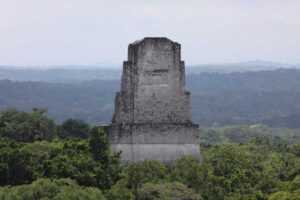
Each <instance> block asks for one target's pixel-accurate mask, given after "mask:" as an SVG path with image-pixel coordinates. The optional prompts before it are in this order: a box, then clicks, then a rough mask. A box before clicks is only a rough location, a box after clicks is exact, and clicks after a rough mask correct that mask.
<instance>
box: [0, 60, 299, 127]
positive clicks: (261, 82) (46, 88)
mask: <svg viewBox="0 0 300 200" xmlns="http://www.w3.org/2000/svg"><path fill="white" fill-rule="evenodd" d="M298 67H299V65H284V64H279V63H272V62H266V61H251V62H245V63H239V64H238V63H236V64H220V65H198V66H190V67H187V69H186V71H187V77H186V84H187V88H188V90H190V91H191V93H192V108H193V109H192V115H193V119H194V121H195V122H197V123H199V124H200V126H223V125H234V124H259V123H262V124H266V125H269V126H272V127H289V128H300V105H299V99H300V82H299V80H300V69H297V68H298ZM120 76H121V70H120V67H116V66H114V67H111V68H110V69H109V68H97V66H60V67H59V68H58V67H57V68H48V69H34V68H16V67H9V66H2V67H0V91H1V93H2V95H1V96H0V110H5V109H7V108H17V109H19V110H25V111H30V110H31V109H32V108H35V107H38V108H47V109H48V114H49V116H50V117H53V118H54V119H55V120H56V121H57V122H62V121H64V120H66V119H68V118H75V119H82V120H84V121H86V122H89V123H93V124H99V123H108V122H110V120H111V116H112V112H113V108H114V100H113V99H114V95H115V92H116V91H118V89H119V87H120Z"/></svg>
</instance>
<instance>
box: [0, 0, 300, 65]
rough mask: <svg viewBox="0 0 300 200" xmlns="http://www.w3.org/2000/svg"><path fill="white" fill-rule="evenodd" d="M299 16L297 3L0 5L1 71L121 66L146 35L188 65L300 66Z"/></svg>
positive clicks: (14, 1) (94, 0)
mask: <svg viewBox="0 0 300 200" xmlns="http://www.w3.org/2000/svg"><path fill="white" fill-rule="evenodd" d="M299 10H300V1H297V0H286V1H284V2H283V1H280V0H264V1H258V0H251V1H250V0H240V1H236V0H227V1H218V2H217V1H208V0H191V1H188V2H186V1H180V0H172V1H171V0H165V1H159V0H153V1H143V0H128V1H120V0H119V1H117V0H112V1H109V2H108V1H104V0H89V1H80V0H60V1H59V0H45V1H39V0H27V1H18V0H9V1H8V0H6V1H5V0H4V1H3V2H2V5H1V7H0V31H1V37H0V44H1V45H0V65H2V66H4V65H7V66H8V65H9V66H40V67H41V68H43V67H46V66H62V65H97V66H99V65H100V66H101V65H103V66H105V65H112V66H121V64H122V62H123V61H124V60H126V56H127V46H128V44H129V43H132V42H134V41H135V40H138V39H141V38H144V37H147V36H162V37H168V38H170V39H171V40H174V41H177V42H179V43H181V45H182V59H183V60H185V61H186V64H187V65H188V66H191V65H199V64H222V63H239V62H248V61H252V60H267V61H272V62H276V63H277V62H279V63H287V64H300V57H299V54H300V45H299V44H300V37H299V35H300V21H299V18H300V13H299Z"/></svg>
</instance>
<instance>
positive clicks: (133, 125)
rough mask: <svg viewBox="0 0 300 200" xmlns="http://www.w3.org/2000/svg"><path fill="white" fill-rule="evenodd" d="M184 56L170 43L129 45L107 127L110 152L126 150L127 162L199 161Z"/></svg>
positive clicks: (145, 41) (151, 41) (157, 40)
mask: <svg viewBox="0 0 300 200" xmlns="http://www.w3.org/2000/svg"><path fill="white" fill-rule="evenodd" d="M180 53H181V49H180V44H178V43H176V42H172V41H171V40H169V39H167V38H144V39H143V40H140V41H137V42H134V43H132V44H130V45H129V47H128V61H126V62H124V66H123V74H122V82H121V91H120V92H118V93H117V95H116V99H115V113H114V116H113V120H112V125H111V126H110V128H109V138H110V141H111V144H112V147H113V149H114V150H115V151H122V159H123V160H124V161H129V162H135V161H141V160H160V161H163V162H169V161H173V160H175V159H177V158H179V157H181V156H183V155H194V156H196V157H197V158H199V156H200V150H199V139H198V135H199V133H198V126H197V125H195V124H193V123H192V121H191V108H190V93H189V92H187V91H185V66H184V62H183V61H181V54H180Z"/></svg>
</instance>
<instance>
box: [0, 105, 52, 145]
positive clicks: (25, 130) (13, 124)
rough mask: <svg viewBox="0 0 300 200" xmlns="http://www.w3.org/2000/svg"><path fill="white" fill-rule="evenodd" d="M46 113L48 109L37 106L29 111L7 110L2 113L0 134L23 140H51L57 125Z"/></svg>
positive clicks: (0, 115)
mask: <svg viewBox="0 0 300 200" xmlns="http://www.w3.org/2000/svg"><path fill="white" fill-rule="evenodd" d="M46 113H47V111H46V110H44V109H36V108H35V109H33V111H32V112H29V113H27V112H21V111H17V110H15V109H9V110H6V111H4V112H2V113H0V136H2V137H7V138H11V139H14V140H16V141H21V142H33V141H35V140H50V139H52V138H53V136H54V135H55V134H56V127H55V123H54V122H53V120H51V119H49V118H48V117H47V116H46Z"/></svg>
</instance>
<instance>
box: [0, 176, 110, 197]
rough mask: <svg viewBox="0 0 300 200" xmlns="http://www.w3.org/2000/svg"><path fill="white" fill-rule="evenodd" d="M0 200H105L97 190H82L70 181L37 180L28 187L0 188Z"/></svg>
mask: <svg viewBox="0 0 300 200" xmlns="http://www.w3.org/2000/svg"><path fill="white" fill-rule="evenodd" d="M0 199H3V200H11V199H22V200H31V199H53V200H74V199H78V200H105V197H104V196H103V194H102V192H101V191H100V190H99V189H97V188H82V187H80V186H78V185H77V184H76V183H75V182H74V181H72V180H70V179H59V180H50V179H39V180H37V181H35V182H33V183H32V184H30V185H22V186H15V187H4V188H0Z"/></svg>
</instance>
